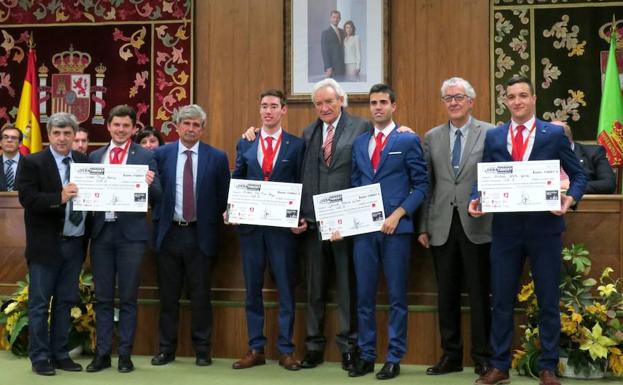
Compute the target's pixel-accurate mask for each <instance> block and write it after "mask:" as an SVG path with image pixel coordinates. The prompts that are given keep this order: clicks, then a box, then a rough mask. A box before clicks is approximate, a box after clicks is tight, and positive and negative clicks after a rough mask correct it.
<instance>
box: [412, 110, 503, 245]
mask: <svg viewBox="0 0 623 385" xmlns="http://www.w3.org/2000/svg"><path fill="white" fill-rule="evenodd" d="M491 128H493V125H491V124H489V123H486V122H481V121H479V120H476V119H474V118H473V117H472V121H471V125H470V127H469V134H468V135H467V138H466V139H465V140H466V142H465V148H464V149H463V153H462V155H461V163H460V164H459V172H458V174H457V175H456V176H455V175H454V170H453V169H452V164H451V151H450V134H449V130H450V126H449V123H445V124H442V125H440V126H437V127H435V128H433V129H431V130H430V131H428V132H427V133H426V135H425V137H424V155H425V157H426V164H427V167H428V175H429V184H428V186H429V190H428V194H427V198H426V202H425V203H424V205H422V209H421V210H420V212H419V218H418V229H419V233H420V234H421V233H428V235H429V241H430V244H431V245H433V246H441V245H443V244H444V243H445V242H446V240H447V239H448V234H449V232H450V224H451V222H452V212H453V210H454V206H455V205H456V206H457V208H458V211H459V216H460V218H461V224H462V225H463V230H464V231H465V234H466V235H467V237H468V238H469V240H470V241H472V242H473V243H476V244H481V243H487V242H491V220H492V216H491V215H485V216H483V217H480V218H472V217H470V216H469V214H468V213H467V206H468V204H469V199H470V193H471V191H472V187H473V185H474V182H475V181H476V178H477V167H476V164H477V163H478V162H480V161H481V160H482V151H483V147H484V141H485V136H486V132H487V130H489V129H491Z"/></svg>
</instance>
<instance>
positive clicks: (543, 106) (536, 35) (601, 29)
mask: <svg viewBox="0 0 623 385" xmlns="http://www.w3.org/2000/svg"><path fill="white" fill-rule="evenodd" d="M491 13H492V14H491V34H492V45H491V47H492V52H491V78H492V81H491V87H492V90H491V105H492V106H493V108H492V120H493V121H495V122H498V123H499V122H502V121H505V120H508V119H509V116H510V115H509V112H508V110H507V108H506V106H505V105H504V103H503V102H504V89H503V86H502V84H503V83H504V81H505V80H506V79H508V78H509V77H511V76H512V75H514V74H523V75H526V76H528V77H529V78H531V79H532V81H533V83H534V85H535V88H536V95H537V115H538V116H539V117H540V118H542V119H545V120H565V121H567V122H568V123H569V125H570V126H571V127H572V129H573V132H574V137H575V139H578V140H595V138H596V132H597V121H598V118H599V104H600V100H601V84H602V74H603V73H604V71H605V68H604V65H605V64H604V63H605V59H606V57H607V52H608V47H609V44H608V43H609V40H608V36H609V28H610V26H611V25H612V20H613V17H614V18H615V20H616V22H615V24H616V26H617V28H618V29H619V39H620V44H619V46H620V47H623V29H622V28H621V27H623V23H622V22H623V1H608V0H592V1H590V0H492V6H491ZM619 25H620V26H619ZM617 56H619V60H618V61H619V71H621V69H622V68H623V67H622V64H623V60H621V59H623V54H619V53H617Z"/></svg>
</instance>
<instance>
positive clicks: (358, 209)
mask: <svg viewBox="0 0 623 385" xmlns="http://www.w3.org/2000/svg"><path fill="white" fill-rule="evenodd" d="M313 198H314V212H315V214H316V223H318V229H319V231H320V235H321V236H322V240H327V239H330V238H331V234H333V233H334V232H335V231H339V233H340V235H341V236H342V237H347V236H349V235H357V234H364V233H371V232H374V231H379V230H381V226H382V225H383V221H385V213H384V211H383V197H382V196H381V185H380V184H378V183H375V184H371V185H368V186H362V187H355V188H350V189H346V190H339V191H333V192H330V193H325V194H318V195H314V197H313Z"/></svg>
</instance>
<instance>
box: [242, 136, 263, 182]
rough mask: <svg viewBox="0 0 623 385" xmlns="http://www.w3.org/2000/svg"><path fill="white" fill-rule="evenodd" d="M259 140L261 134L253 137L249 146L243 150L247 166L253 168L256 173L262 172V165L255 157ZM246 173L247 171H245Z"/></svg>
mask: <svg viewBox="0 0 623 385" xmlns="http://www.w3.org/2000/svg"><path fill="white" fill-rule="evenodd" d="M260 140H262V135H261V134H259V135H257V137H256V138H255V140H254V141H253V142H252V143H251V146H249V148H247V150H246V151H245V152H244V157H245V158H246V159H248V160H250V161H249V162H248V166H249V168H253V169H254V171H253V172H256V173H260V174H262V165H261V164H260V160H259V159H258V158H257V151H258V147H259V146H260ZM247 174H248V173H247Z"/></svg>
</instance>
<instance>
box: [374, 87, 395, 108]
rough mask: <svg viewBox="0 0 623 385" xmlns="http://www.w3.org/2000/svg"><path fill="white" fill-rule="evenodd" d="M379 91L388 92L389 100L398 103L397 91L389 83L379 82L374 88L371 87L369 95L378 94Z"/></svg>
mask: <svg viewBox="0 0 623 385" xmlns="http://www.w3.org/2000/svg"><path fill="white" fill-rule="evenodd" d="M377 92H382V93H384V94H388V95H389V100H390V101H391V102H392V103H396V93H395V92H394V90H393V89H392V88H391V87H390V86H388V85H387V84H383V83H379V84H375V85H373V86H372V88H370V92H369V93H368V97H370V95H372V94H376V93H377Z"/></svg>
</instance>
